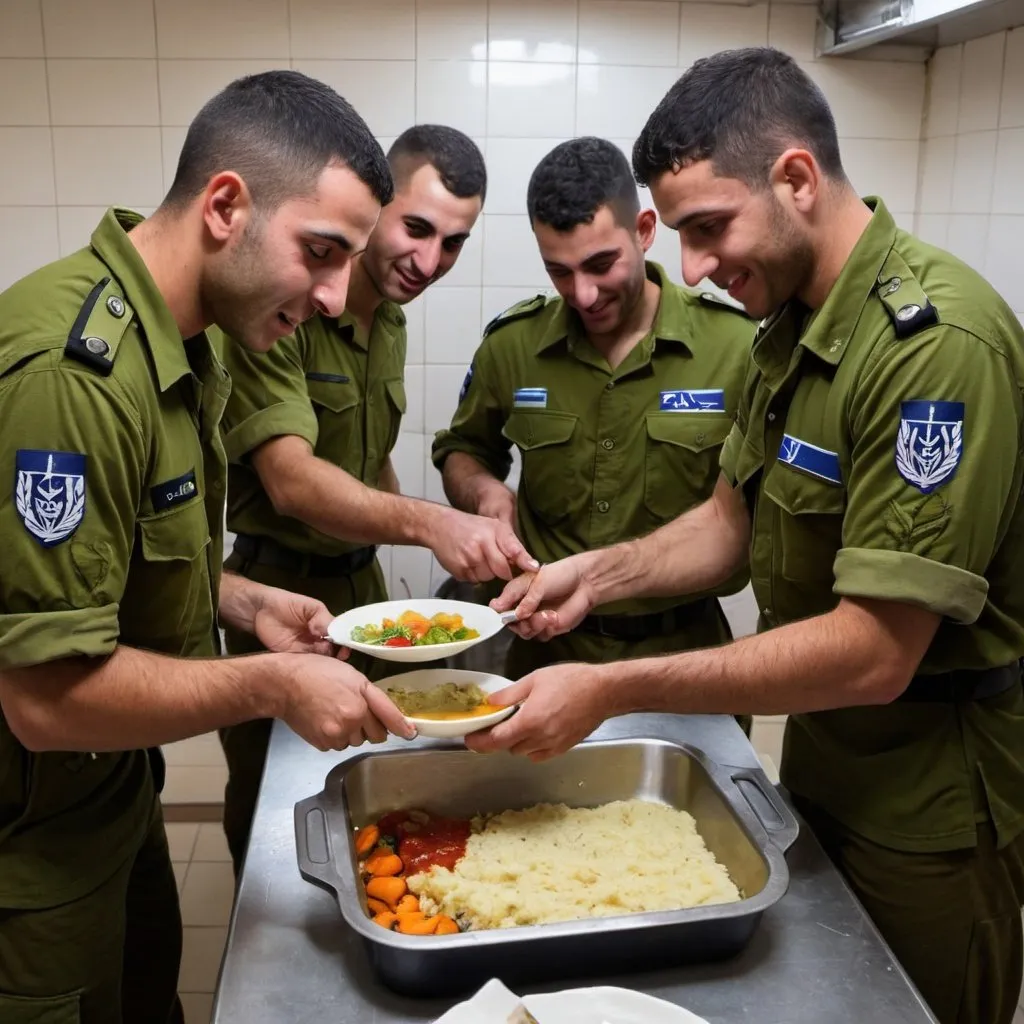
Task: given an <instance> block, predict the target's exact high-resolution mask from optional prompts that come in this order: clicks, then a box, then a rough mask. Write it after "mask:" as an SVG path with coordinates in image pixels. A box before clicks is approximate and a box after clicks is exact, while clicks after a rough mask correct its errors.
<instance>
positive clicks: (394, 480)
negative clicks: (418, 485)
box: [377, 455, 402, 494]
mask: <svg viewBox="0 0 1024 1024" xmlns="http://www.w3.org/2000/svg"><path fill="white" fill-rule="evenodd" d="M377 490H378V491H386V492H387V493H388V494H401V493H402V485H401V484H400V483H399V481H398V474H397V473H396V472H395V466H394V463H393V462H392V461H391V456H390V455H389V456H388V457H387V458H386V459H385V460H384V465H383V466H381V470H380V474H379V476H378V477H377Z"/></svg>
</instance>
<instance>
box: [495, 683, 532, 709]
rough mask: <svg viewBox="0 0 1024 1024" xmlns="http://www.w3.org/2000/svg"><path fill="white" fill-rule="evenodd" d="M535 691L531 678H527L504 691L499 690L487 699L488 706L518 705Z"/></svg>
mask: <svg viewBox="0 0 1024 1024" xmlns="http://www.w3.org/2000/svg"><path fill="white" fill-rule="evenodd" d="M532 690H533V683H532V682H531V681H530V677H529V676H526V677H524V678H523V679H520V680H519V682H517V683H513V684H512V685H511V686H506V687H505V688H504V689H503V690H498V691H497V692H495V693H492V694H490V695H489V696H488V698H487V703H488V704H503V705H506V706H507V705H509V704H518V703H519V702H520V701H523V700H526V698H527V697H529V696H530V692H531V691H532Z"/></svg>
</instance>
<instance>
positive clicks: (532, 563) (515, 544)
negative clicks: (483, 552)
mask: <svg viewBox="0 0 1024 1024" xmlns="http://www.w3.org/2000/svg"><path fill="white" fill-rule="evenodd" d="M495 542H496V543H497V545H498V549H499V550H500V551H501V553H502V555H504V557H505V561H506V562H507V564H508V565H509V566H512V567H515V568H517V569H519V570H521V571H522V572H536V571H537V570H538V569H539V568H540V562H538V561H537V559H536V558H534V557H533V555H531V554H530V553H529V551H527V550H526V548H524V547H523V543H522V541H521V540H520V539H519V538H518V537H517V536H516V535H515V533H513V531H512V530H511V529H508V528H506V529H504V530H499V531H498V532H497V535H496V537H495ZM509 575H510V576H511V573H509ZM502 578H503V579H507V578H508V577H502Z"/></svg>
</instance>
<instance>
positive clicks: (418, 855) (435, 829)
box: [377, 811, 469, 875]
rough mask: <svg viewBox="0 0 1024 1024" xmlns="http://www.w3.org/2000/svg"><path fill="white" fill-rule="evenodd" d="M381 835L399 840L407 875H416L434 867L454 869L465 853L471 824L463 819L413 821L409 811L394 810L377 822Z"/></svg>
mask: <svg viewBox="0 0 1024 1024" xmlns="http://www.w3.org/2000/svg"><path fill="white" fill-rule="evenodd" d="M377 827H378V828H379V829H380V831H381V835H382V836H393V837H394V838H395V839H397V840H398V856H399V857H401V858H402V864H403V865H404V868H405V870H404V874H406V875H415V874H417V873H418V872H420V871H426V870H427V869H428V868H430V867H433V866H434V865H435V864H436V865H438V866H439V867H443V868H448V869H449V870H452V869H454V867H455V865H456V864H457V863H458V862H459V860H461V858H462V856H463V855H464V854H465V852H466V841H467V840H468V839H469V822H468V821H466V820H463V819H461V818H435V817H433V816H431V817H430V818H429V819H428V820H427V821H426V822H423V823H420V822H416V821H412V820H411V819H410V818H409V815H408V812H407V811H392V812H391V813H390V814H385V815H384V817H383V818H381V819H380V821H379V822H377Z"/></svg>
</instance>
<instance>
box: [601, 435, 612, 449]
mask: <svg viewBox="0 0 1024 1024" xmlns="http://www.w3.org/2000/svg"><path fill="white" fill-rule="evenodd" d="M601 447H602V448H607V449H608V451H611V450H612V449H613V448H614V447H615V442H614V441H613V440H612V439H611V438H610V437H606V438H605V439H604V440H603V441H602V442H601Z"/></svg>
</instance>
